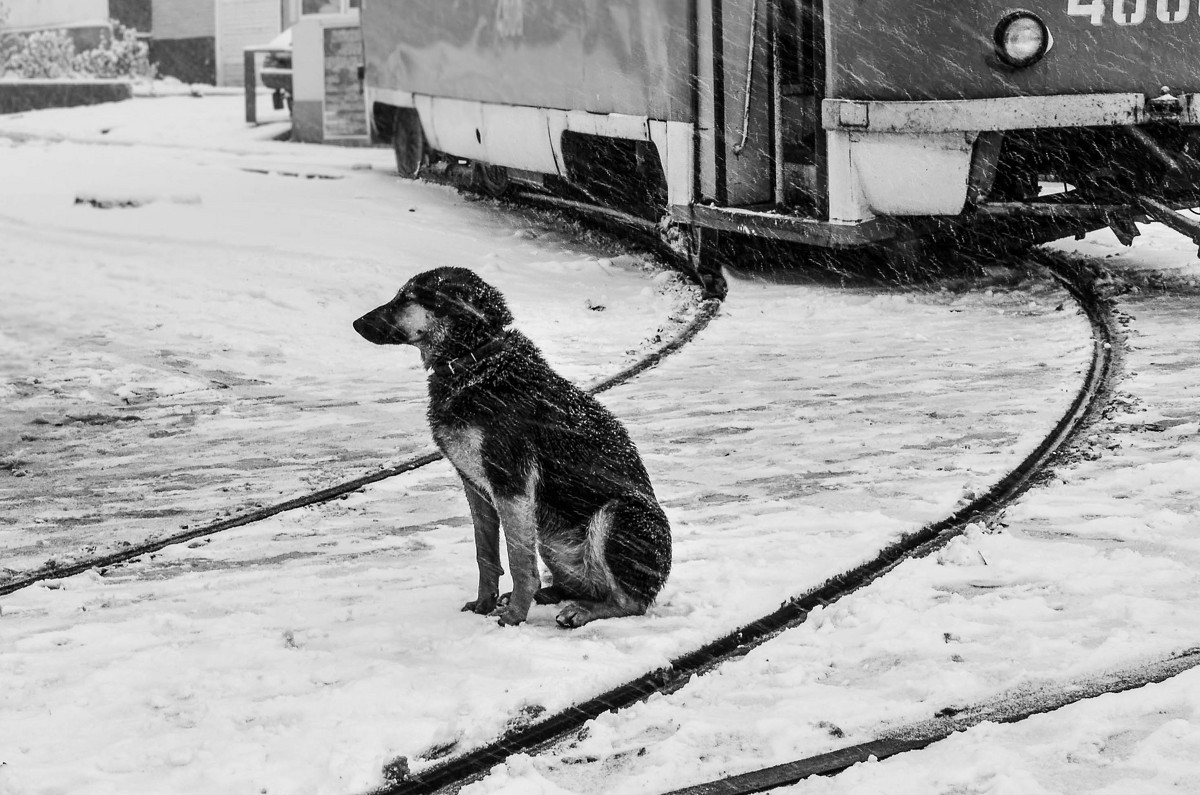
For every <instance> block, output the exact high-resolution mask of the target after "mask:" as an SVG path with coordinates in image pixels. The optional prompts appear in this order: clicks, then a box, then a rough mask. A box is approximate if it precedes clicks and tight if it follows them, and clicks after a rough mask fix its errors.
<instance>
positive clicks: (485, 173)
mask: <svg viewBox="0 0 1200 795" xmlns="http://www.w3.org/2000/svg"><path fill="white" fill-rule="evenodd" d="M471 181H472V182H473V183H474V185H475V187H476V188H477V189H479V190H481V191H483V192H484V193H486V194H487V195H489V196H491V197H492V198H495V199H499V198H500V197H501V196H503V195H504V194H506V193H508V189H509V188H510V187H511V186H512V183H511V182H510V181H509V179H508V169H506V168H505V167H504V166H491V165H488V164H487V163H475V165H474V166H473V167H472V169H471Z"/></svg>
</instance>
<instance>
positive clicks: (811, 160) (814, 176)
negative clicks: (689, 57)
mask: <svg viewBox="0 0 1200 795" xmlns="http://www.w3.org/2000/svg"><path fill="white" fill-rule="evenodd" d="M822 1H823V0H697V13H698V16H699V20H698V23H699V24H698V25H697V28H698V30H697V32H698V34H699V52H698V55H699V61H698V63H697V67H698V71H699V78H700V86H701V91H700V108H699V110H700V129H701V134H700V188H701V198H702V200H711V201H715V202H716V203H717V204H719V205H722V206H729V207H749V208H759V209H762V208H766V207H772V206H788V207H793V208H795V209H796V210H797V211H800V212H803V213H805V214H816V213H817V212H819V211H820V201H819V197H820V195H821V193H822V191H821V186H820V185H819V181H820V180H819V177H818V173H819V169H818V167H817V166H818V163H819V159H820V150H821V142H822V141H823V136H821V135H820V126H821V125H820V97H821V93H822V87H823V83H824V79H823V74H824V46H823V39H822V36H823V29H822V26H821V24H820V14H821V3H822Z"/></svg>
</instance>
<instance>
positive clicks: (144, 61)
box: [75, 20, 157, 78]
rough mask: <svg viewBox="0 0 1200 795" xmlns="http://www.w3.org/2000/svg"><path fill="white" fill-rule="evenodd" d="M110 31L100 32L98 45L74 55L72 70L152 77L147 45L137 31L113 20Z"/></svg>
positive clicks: (95, 75) (107, 75) (152, 71)
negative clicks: (73, 67)
mask: <svg viewBox="0 0 1200 795" xmlns="http://www.w3.org/2000/svg"><path fill="white" fill-rule="evenodd" d="M112 24H113V29H112V33H109V32H107V31H105V32H104V33H102V34H101V39H100V46H99V47H96V48H95V49H91V50H85V51H84V52H81V53H79V54H78V55H76V56H75V71H76V72H79V73H80V74H86V75H88V76H90V77H109V78H111V77H145V78H152V77H154V74H155V72H156V71H157V68H156V67H155V66H153V65H152V64H151V63H150V48H149V47H148V46H147V45H146V42H144V41H140V40H139V39H138V37H137V31H135V30H133V29H132V28H127V27H125V26H124V25H122V24H121V23H119V22H117V21H116V20H113V23H112Z"/></svg>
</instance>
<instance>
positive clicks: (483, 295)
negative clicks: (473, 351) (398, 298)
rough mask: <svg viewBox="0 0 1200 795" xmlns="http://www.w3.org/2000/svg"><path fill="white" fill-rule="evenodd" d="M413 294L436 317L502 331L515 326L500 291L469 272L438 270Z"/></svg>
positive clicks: (457, 269)
mask: <svg viewBox="0 0 1200 795" xmlns="http://www.w3.org/2000/svg"><path fill="white" fill-rule="evenodd" d="M414 294H415V295H416V297H417V300H419V301H420V302H421V303H422V304H425V305H427V306H429V308H430V309H432V310H433V311H434V312H435V313H437V314H439V315H442V316H445V317H448V318H454V319H461V320H466V321H471V322H480V323H482V324H483V325H485V326H487V327H488V328H491V329H494V330H496V331H499V330H500V329H502V328H504V327H505V326H507V325H508V324H509V323H511V322H513V316H512V312H510V311H509V309H508V303H507V302H506V301H505V300H504V296H503V295H502V294H501V292H500V291H499V290H497V289H496V288H495V287H493V286H492V285H490V284H488V283H487V282H485V281H484V280H483V279H481V278H479V276H478V274H476V273H475V272H474V271H472V270H469V269H467V268H449V267H448V268H437V269H436V270H432V271H429V272H428V273H427V274H425V278H423V279H421V284H420V286H419V288H417V289H414Z"/></svg>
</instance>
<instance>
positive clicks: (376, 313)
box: [354, 307, 408, 345]
mask: <svg viewBox="0 0 1200 795" xmlns="http://www.w3.org/2000/svg"><path fill="white" fill-rule="evenodd" d="M382 309H384V307H380V308H379V309H373V310H371V311H370V312H368V313H367V314H365V315H363V316H362V317H360V318H359V319H358V320H356V321H354V330H355V331H357V332H358V333H359V336H361V337H362V338H363V339H365V340H366V341H367V342H373V343H375V344H376V345H403V344H404V343H406V342H408V340H407V339H406V338H405V335H404V334H403V332H401V330H400V329H398V328H396V327H395V326H394V325H392V324H391V323H389V322H388V321H387V320H386V318H385V317H384V316H383V312H382V311H381V310H382Z"/></svg>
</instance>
